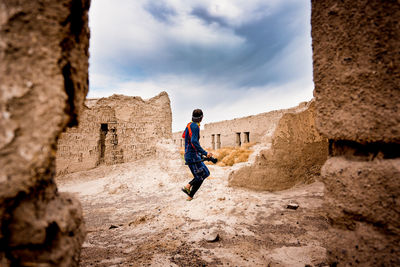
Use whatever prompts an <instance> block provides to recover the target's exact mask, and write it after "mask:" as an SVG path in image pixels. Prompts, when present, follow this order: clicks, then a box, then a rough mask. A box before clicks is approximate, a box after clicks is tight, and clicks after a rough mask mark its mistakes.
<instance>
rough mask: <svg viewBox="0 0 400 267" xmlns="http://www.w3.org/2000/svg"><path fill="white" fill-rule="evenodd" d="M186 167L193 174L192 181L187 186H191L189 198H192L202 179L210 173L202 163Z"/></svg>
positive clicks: (190, 164)
mask: <svg viewBox="0 0 400 267" xmlns="http://www.w3.org/2000/svg"><path fill="white" fill-rule="evenodd" d="M188 166H189V169H190V171H191V172H192V174H193V180H191V181H190V182H189V184H190V185H191V186H192V188H191V190H190V195H189V196H190V197H193V196H194V194H196V192H197V190H199V188H200V186H201V184H202V183H203V181H204V179H206V178H207V177H208V176H210V171H209V170H208V168H207V166H206V165H205V164H204V163H203V162H198V163H189V165H188Z"/></svg>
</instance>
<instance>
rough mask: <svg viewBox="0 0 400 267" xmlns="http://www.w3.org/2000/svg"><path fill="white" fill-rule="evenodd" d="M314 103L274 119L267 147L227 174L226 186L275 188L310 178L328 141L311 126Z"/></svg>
mask: <svg viewBox="0 0 400 267" xmlns="http://www.w3.org/2000/svg"><path fill="white" fill-rule="evenodd" d="M314 113H315V102H314V101H312V102H310V103H309V105H308V106H307V109H306V110H304V111H299V112H293V113H286V114H284V115H283V116H282V118H281V119H280V120H279V122H278V126H277V127H276V130H275V132H274V134H273V138H272V144H271V148H270V149H265V150H261V151H260V152H259V153H258V155H257V156H256V158H255V161H254V162H252V163H250V164H247V165H245V166H243V167H242V168H239V169H238V170H236V171H233V172H232V173H231V174H230V175H229V185H230V186H241V187H247V188H251V189H255V190H269V191H277V190H284V189H288V188H291V187H292V186H294V185H296V184H298V183H302V182H308V181H311V180H313V178H314V177H315V176H317V175H319V173H320V169H321V166H322V165H323V164H324V162H325V161H326V159H327V156H328V140H327V139H325V138H323V137H322V136H321V135H320V134H319V133H318V132H317V130H316V128H315V118H314Z"/></svg>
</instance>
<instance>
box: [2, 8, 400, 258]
mask: <svg viewBox="0 0 400 267" xmlns="http://www.w3.org/2000/svg"><path fill="white" fill-rule="evenodd" d="M89 3H90V1H89V0H61V1H41V0H39V1H23V0H21V1H8V0H0V10H1V11H0V37H1V38H0V85H1V91H0V111H1V112H0V118H1V120H0V153H1V157H0V166H1V168H0V218H1V221H0V224H1V227H0V231H1V232H0V236H1V241H0V242H1V249H0V264H1V265H2V266H10V265H13V266H18V265H19V266H21V265H25V266H32V265H35V264H36V265H39V264H42V265H50V266H77V265H78V261H79V252H80V246H81V244H82V242H83V239H84V224H83V220H82V214H81V209H80V205H79V203H78V202H77V201H76V200H74V198H72V197H71V196H69V195H66V194H60V193H59V192H58V191H57V187H56V185H55V183H54V179H53V178H54V175H55V153H56V145H57V138H58V137H59V135H60V134H61V132H63V131H64V130H65V129H66V127H69V126H75V125H76V124H77V121H78V120H79V112H80V111H79V110H80V107H81V106H82V105H83V101H84V98H85V96H86V93H87V89H88V44H89V43H88V39H89V29H88V27H87V10H88V8H89ZM399 18H400V4H399V2H398V1H376V2H374V1H372V2H371V1H369V2H366V1H350V0H344V1H339V2H338V1H333V0H327V1H317V0H312V21H311V23H312V40H313V61H314V62H313V68H314V72H313V75H314V83H315V92H314V95H315V97H316V127H317V129H318V131H320V132H321V133H322V134H323V135H324V136H326V137H327V138H328V139H329V142H330V151H329V155H330V158H329V159H328V160H327V162H326V163H325V165H324V167H323V169H322V175H323V181H324V183H325V185H326V195H325V198H326V211H327V214H328V217H329V219H330V221H331V224H332V226H333V231H332V235H331V238H330V239H328V240H327V242H326V248H327V250H328V255H329V260H330V263H331V264H336V263H337V264H339V265H341V266H345V265H350V264H351V265H360V266H376V265H385V266H395V265H399V264H400V262H399V259H400V249H399V246H398V244H399V243H400V238H399V237H400V232H399V229H400V225H399V222H400V210H399V207H400V205H399V193H400V192H399V191H400V190H399V188H400V186H399V183H400V159H399V151H400V149H399V146H400V130H399V125H400V113H399V109H400V106H399V105H400V104H399V103H400V90H399V84H400V75H399V68H400V54H399V53H398V44H399V43H400V40H399V38H400V33H399V31H400V28H399V26H398V25H399ZM44 33H45V34H44ZM100 129H101V128H100ZM103 129H105V126H104V128H103ZM246 132H248V131H246ZM251 141H252V137H251V133H250V142H251Z"/></svg>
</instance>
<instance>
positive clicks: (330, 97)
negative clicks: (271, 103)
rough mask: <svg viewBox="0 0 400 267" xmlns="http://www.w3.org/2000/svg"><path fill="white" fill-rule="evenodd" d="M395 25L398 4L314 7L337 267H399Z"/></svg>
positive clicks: (320, 120) (399, 40) (331, 252)
mask: <svg viewBox="0 0 400 267" xmlns="http://www.w3.org/2000/svg"><path fill="white" fill-rule="evenodd" d="M399 25H400V3H399V1H351V0H345V1H333V0H327V1H318V0H313V1H312V38H313V60H314V65H313V66H314V83H315V92H314V95H315V97H316V109H317V115H316V122H317V123H316V125H317V128H318V130H319V131H321V132H322V133H323V134H324V135H325V136H327V137H328V138H329V140H330V144H331V149H330V159H329V160H328V161H327V162H326V163H325V165H324V167H323V169H322V175H323V180H324V183H325V185H326V194H325V206H326V211H327V213H328V217H329V219H330V221H331V223H332V226H333V229H334V230H333V231H332V234H331V238H330V239H328V240H327V243H326V247H327V250H328V256H329V260H330V263H338V264H339V265H340V266H349V265H359V266H399V265H400V247H399V244H400V158H399V156H400V89H399V85H400V53H399V44H400V27H399Z"/></svg>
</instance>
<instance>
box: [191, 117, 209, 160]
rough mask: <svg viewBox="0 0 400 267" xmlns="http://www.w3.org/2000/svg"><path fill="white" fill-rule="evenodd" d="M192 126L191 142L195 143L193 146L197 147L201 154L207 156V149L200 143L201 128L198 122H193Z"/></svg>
mask: <svg viewBox="0 0 400 267" xmlns="http://www.w3.org/2000/svg"><path fill="white" fill-rule="evenodd" d="M190 128H191V129H192V138H191V139H190V142H191V143H192V144H193V146H194V147H195V148H196V150H197V151H198V152H199V153H200V154H201V155H205V156H207V154H208V153H207V151H205V150H204V149H203V148H202V147H201V146H200V143H199V133H200V128H199V126H198V125H197V124H196V123H192V124H191V125H190Z"/></svg>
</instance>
